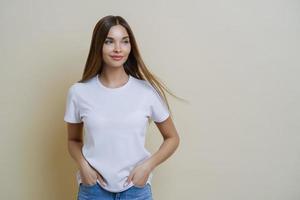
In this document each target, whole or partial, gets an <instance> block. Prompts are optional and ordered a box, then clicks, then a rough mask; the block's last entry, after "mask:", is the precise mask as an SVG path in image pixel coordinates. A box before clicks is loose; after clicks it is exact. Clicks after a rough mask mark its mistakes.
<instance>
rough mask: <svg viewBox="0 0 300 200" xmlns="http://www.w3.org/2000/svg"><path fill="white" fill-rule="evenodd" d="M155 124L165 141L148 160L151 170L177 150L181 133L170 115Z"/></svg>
mask: <svg viewBox="0 0 300 200" xmlns="http://www.w3.org/2000/svg"><path fill="white" fill-rule="evenodd" d="M155 124H156V126H157V128H158V129H159V131H160V133H161V135H162V137H163V139H164V142H163V143H162V144H161V146H160V147H159V149H158V151H156V152H155V153H154V154H153V155H152V156H151V157H150V158H149V159H148V160H147V161H146V163H147V164H148V165H149V167H150V169H151V171H152V170H153V169H154V168H155V167H157V166H158V165H159V164H161V163H162V162H163V161H165V160H166V159H167V158H169V157H170V156H171V155H172V154H173V153H174V152H175V150H176V149H177V147H178V146H179V142H180V138H179V135H178V133H177V130H176V128H175V126H174V123H173V120H172V118H171V117H168V118H167V119H166V120H165V121H163V122H160V123H158V122H155Z"/></svg>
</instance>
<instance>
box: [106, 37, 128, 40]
mask: <svg viewBox="0 0 300 200" xmlns="http://www.w3.org/2000/svg"><path fill="white" fill-rule="evenodd" d="M126 38H129V36H125V37H123V38H122V40H123V39H126ZM106 39H111V40H113V39H114V38H112V37H106Z"/></svg>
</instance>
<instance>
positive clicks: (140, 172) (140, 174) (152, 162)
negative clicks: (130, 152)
mask: <svg viewBox="0 0 300 200" xmlns="http://www.w3.org/2000/svg"><path fill="white" fill-rule="evenodd" d="M155 124H156V126H157V127H158V129H159V131H160V133H161V134H162V137H163V139H164V142H163V143H162V145H161V146H160V147H159V150H158V151H156V152H155V153H154V154H153V155H152V156H151V157H150V158H148V159H147V160H146V161H145V162H143V163H142V164H141V165H138V166H137V167H136V168H134V169H133V170H132V172H131V173H130V175H129V176H128V178H127V180H126V182H125V186H126V185H128V184H129V183H130V182H131V181H132V182H133V184H134V185H138V186H143V185H144V184H145V183H146V181H147V179H148V177H149V174H150V173H151V171H152V170H153V169H154V168H155V167H156V166H158V165H159V164H160V163H162V162H163V161H165V160H166V159H167V158H169V157H170V156H171V155H172V154H173V153H174V152H175V150H176V149H177V147H178V146H179V141H180V139H179V135H178V133H177V131H176V128H175V126H174V124H173V121H172V119H171V117H168V118H167V119H166V120H165V121H163V122H159V123H158V122H155Z"/></svg>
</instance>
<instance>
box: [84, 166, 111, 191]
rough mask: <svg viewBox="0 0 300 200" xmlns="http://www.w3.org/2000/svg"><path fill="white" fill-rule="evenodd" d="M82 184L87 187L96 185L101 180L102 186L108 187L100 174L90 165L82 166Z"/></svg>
mask: <svg viewBox="0 0 300 200" xmlns="http://www.w3.org/2000/svg"><path fill="white" fill-rule="evenodd" d="M79 172H80V177H81V182H82V183H84V184H86V185H94V184H96V182H97V179H98V180H99V182H100V184H101V185H102V186H104V187H105V186H106V183H105V181H104V179H103V177H102V175H101V174H99V173H98V172H97V171H96V170H95V169H94V168H92V167H91V166H90V165H89V164H88V163H87V164H85V165H84V166H82V167H81V168H80V170H79Z"/></svg>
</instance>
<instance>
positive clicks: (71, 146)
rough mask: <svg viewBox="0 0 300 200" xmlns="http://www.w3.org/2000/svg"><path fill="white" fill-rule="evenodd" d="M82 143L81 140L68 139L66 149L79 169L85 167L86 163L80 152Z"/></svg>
mask: <svg viewBox="0 0 300 200" xmlns="http://www.w3.org/2000/svg"><path fill="white" fill-rule="evenodd" d="M82 146H83V143H82V142H81V141H75V140H68V150H69V153H70V155H71V157H72V158H73V160H74V161H75V162H76V164H77V165H78V167H79V169H82V168H83V167H85V166H86V165H87V164H88V163H87V161H86V160H85V158H84V156H83V154H82Z"/></svg>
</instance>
